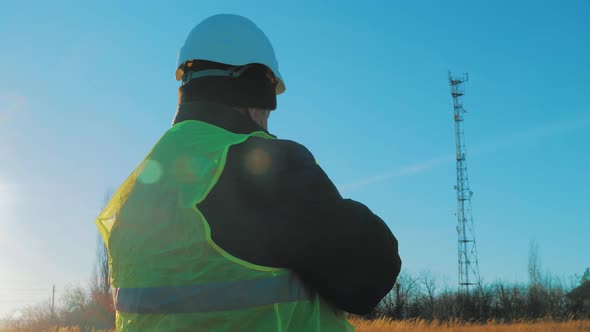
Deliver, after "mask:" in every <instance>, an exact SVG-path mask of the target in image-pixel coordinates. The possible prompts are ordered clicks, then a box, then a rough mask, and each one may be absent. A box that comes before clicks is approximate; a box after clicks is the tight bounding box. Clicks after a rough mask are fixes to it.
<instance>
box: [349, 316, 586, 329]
mask: <svg viewBox="0 0 590 332" xmlns="http://www.w3.org/2000/svg"><path fill="white" fill-rule="evenodd" d="M350 323H351V324H352V325H354V326H355V327H356V330H357V332H385V331H396V332H397V331H399V332H410V331H412V332H413V331H416V332H435V331H437V332H438V331H440V332H455V331H461V332H503V331H508V332H568V331H590V320H571V321H566V322H555V321H549V320H546V321H538V322H516V323H511V324H503V323H496V322H488V323H487V324H484V325H482V324H466V323H459V322H450V323H439V322H436V321H434V322H430V323H429V322H426V321H423V320H406V321H393V320H389V319H377V320H373V321H369V320H362V319H358V318H353V319H351V320H350Z"/></svg>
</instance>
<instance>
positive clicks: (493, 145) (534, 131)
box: [338, 115, 590, 192]
mask: <svg viewBox="0 0 590 332" xmlns="http://www.w3.org/2000/svg"><path fill="white" fill-rule="evenodd" d="M587 127H590V115H583V116H581V117H577V118H573V119H567V120H562V121H560V122H556V123H550V124H545V125H543V126H538V127H533V128H529V129H526V130H523V131H519V132H515V133H513V134H510V135H506V136H502V137H498V138H496V139H493V140H490V141H489V142H487V143H483V144H477V145H474V147H473V149H471V151H470V153H471V154H475V153H482V152H489V151H493V150H498V149H503V148H508V147H511V146H514V145H517V144H526V143H530V142H534V141H536V140H539V139H543V138H546V137H553V136H558V135H562V134H566V133H569V132H572V131H576V130H579V129H583V128H587ZM454 160H455V155H454V154H449V155H446V156H441V157H438V158H432V159H427V160H424V161H420V162H416V163H413V164H410V165H407V166H403V167H400V168H396V169H393V170H391V171H387V172H384V173H381V174H375V175H372V176H369V177H366V178H363V179H360V180H356V181H353V182H349V183H345V184H343V185H340V186H338V188H339V189H340V190H341V191H345V192H351V191H354V190H357V189H360V188H363V187H366V186H369V185H372V184H375V183H380V182H384V181H388V180H391V179H394V178H398V177H403V176H408V175H414V174H420V173H423V172H426V171H428V170H430V169H432V168H434V167H437V166H439V165H442V164H444V163H447V162H453V161H454Z"/></svg>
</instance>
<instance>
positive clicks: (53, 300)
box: [51, 285, 55, 318]
mask: <svg viewBox="0 0 590 332" xmlns="http://www.w3.org/2000/svg"><path fill="white" fill-rule="evenodd" d="M51 293H52V294H51V317H52V318H55V285H53V288H52V292H51Z"/></svg>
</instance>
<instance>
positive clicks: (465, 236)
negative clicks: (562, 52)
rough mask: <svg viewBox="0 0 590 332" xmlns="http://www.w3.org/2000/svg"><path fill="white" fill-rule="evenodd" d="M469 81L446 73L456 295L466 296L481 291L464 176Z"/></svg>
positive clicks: (468, 196)
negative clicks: (452, 169)
mask: <svg viewBox="0 0 590 332" xmlns="http://www.w3.org/2000/svg"><path fill="white" fill-rule="evenodd" d="M467 80H468V75H467V73H465V74H463V76H461V77H453V76H451V73H450V72H449V83H450V85H451V95H452V96H453V113H454V119H455V143H456V159H457V184H456V185H455V190H456V191H457V235H458V253H459V292H461V293H463V294H467V293H469V288H470V287H475V288H476V289H481V285H480V278H479V263H478V259H477V247H476V243H475V230H474V227H473V216H472V214H471V196H473V192H472V191H471V190H470V189H469V177H468V175H467V160H466V152H465V134H464V131H463V115H464V113H465V112H466V110H465V109H464V108H463V100H462V99H463V98H462V97H463V95H464V94H465V86H464V83H465V82H466V81H467Z"/></svg>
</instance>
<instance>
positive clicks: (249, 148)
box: [232, 137, 315, 163]
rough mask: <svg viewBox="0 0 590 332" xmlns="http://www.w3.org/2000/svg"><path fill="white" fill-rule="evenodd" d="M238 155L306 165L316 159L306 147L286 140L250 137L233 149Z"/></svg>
mask: <svg viewBox="0 0 590 332" xmlns="http://www.w3.org/2000/svg"><path fill="white" fill-rule="evenodd" d="M232 149H233V150H235V152H237V153H238V154H247V155H248V154H258V155H259V156H260V157H262V158H265V157H267V158H269V159H270V160H273V161H275V162H288V163H305V162H309V161H312V162H314V163H315V159H314V157H313V155H312V153H311V152H310V151H309V149H307V148H306V147H305V146H304V145H302V144H300V143H297V142H295V141H292V140H286V139H266V138H260V137H250V138H248V139H247V140H246V141H245V142H243V143H242V144H238V145H236V146H234V147H232Z"/></svg>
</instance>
